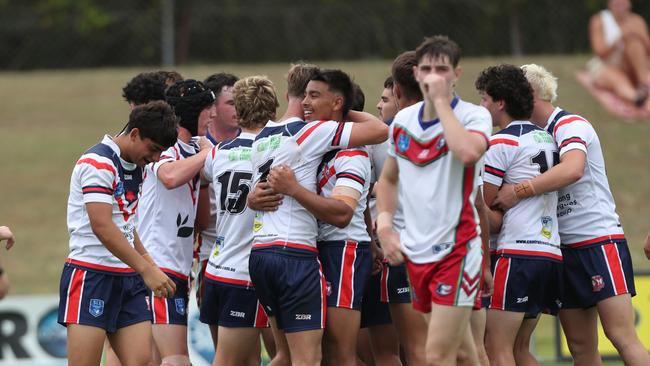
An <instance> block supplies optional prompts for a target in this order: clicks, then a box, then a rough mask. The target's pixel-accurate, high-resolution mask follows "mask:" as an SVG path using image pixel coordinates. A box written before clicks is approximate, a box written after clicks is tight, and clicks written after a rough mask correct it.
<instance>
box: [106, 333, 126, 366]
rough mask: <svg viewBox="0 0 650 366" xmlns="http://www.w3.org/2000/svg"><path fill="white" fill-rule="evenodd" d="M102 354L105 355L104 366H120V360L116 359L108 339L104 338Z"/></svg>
mask: <svg viewBox="0 0 650 366" xmlns="http://www.w3.org/2000/svg"><path fill="white" fill-rule="evenodd" d="M104 353H105V354H106V366H122V363H121V362H120V359H119V358H117V355H116V354H115V351H114V350H113V347H111V342H109V341H108V338H106V341H105V342H104Z"/></svg>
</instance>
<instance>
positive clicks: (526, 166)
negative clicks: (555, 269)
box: [484, 121, 562, 260]
mask: <svg viewBox="0 0 650 366" xmlns="http://www.w3.org/2000/svg"><path fill="white" fill-rule="evenodd" d="M556 154H557V148H556V147H555V142H554V141H553V139H552V137H551V136H550V135H549V134H548V133H547V132H546V131H544V130H543V129H541V128H539V127H537V126H535V125H534V124H532V123H530V122H528V121H513V122H511V123H510V124H509V125H508V126H507V127H506V128H505V129H503V130H501V131H499V132H497V133H496V134H494V136H492V138H491V140H490V149H489V150H488V151H487V153H486V154H485V177H484V180H485V183H489V184H492V185H495V186H497V187H501V185H502V184H503V183H508V184H517V183H521V182H523V181H526V180H529V179H533V178H535V177H536V176H538V175H540V174H542V173H544V172H545V171H546V170H548V169H550V168H552V167H553V164H554V161H555V160H556V157H555V156H556ZM556 205H557V192H549V193H544V194H540V195H536V196H532V197H529V198H526V199H524V200H521V201H520V202H519V203H517V205H515V206H514V207H512V208H511V209H510V210H508V211H507V212H506V213H505V215H504V216H503V224H502V227H501V233H500V234H499V238H498V239H497V243H498V244H497V254H504V255H515V256H524V257H538V258H551V259H554V260H562V252H561V251H560V235H559V233H558V222H557V215H556V214H555V206H556Z"/></svg>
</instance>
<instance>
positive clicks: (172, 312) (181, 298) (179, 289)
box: [149, 269, 190, 325]
mask: <svg viewBox="0 0 650 366" xmlns="http://www.w3.org/2000/svg"><path fill="white" fill-rule="evenodd" d="M163 272H165V274H166V275H167V276H169V278H171V280H172V281H174V283H175V284H176V292H174V296H173V297H155V296H154V293H153V292H150V293H149V295H150V296H151V298H152V299H153V302H152V305H151V313H152V314H153V323H154V324H177V325H187V308H188V305H189V304H188V303H187V302H188V300H189V297H190V292H189V288H190V283H189V278H188V276H184V275H182V274H180V273H176V272H171V271H169V270H165V269H163Z"/></svg>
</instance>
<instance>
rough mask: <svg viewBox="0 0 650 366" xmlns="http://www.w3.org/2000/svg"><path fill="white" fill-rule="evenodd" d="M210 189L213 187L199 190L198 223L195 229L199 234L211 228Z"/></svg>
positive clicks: (208, 186)
mask: <svg viewBox="0 0 650 366" xmlns="http://www.w3.org/2000/svg"><path fill="white" fill-rule="evenodd" d="M210 189H212V187H211V186H210V185H209V184H208V185H203V186H201V190H199V201H198V203H197V205H196V221H195V223H194V229H195V231H196V232H197V233H200V232H201V231H203V230H205V229H207V228H208V227H210V224H211V223H210Z"/></svg>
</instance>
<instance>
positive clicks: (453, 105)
mask: <svg viewBox="0 0 650 366" xmlns="http://www.w3.org/2000/svg"><path fill="white" fill-rule="evenodd" d="M459 100H460V98H459V97H458V96H457V95H454V99H452V100H451V109H454V108H456V104H458V101H459ZM422 113H424V103H422V106H421V107H420V111H419V112H418V122H419V123H420V127H422V129H423V130H426V129H427V128H429V127H431V126H433V125H435V124H436V123H438V122H440V119H439V118H436V119H434V120H433V121H423V120H422Z"/></svg>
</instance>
